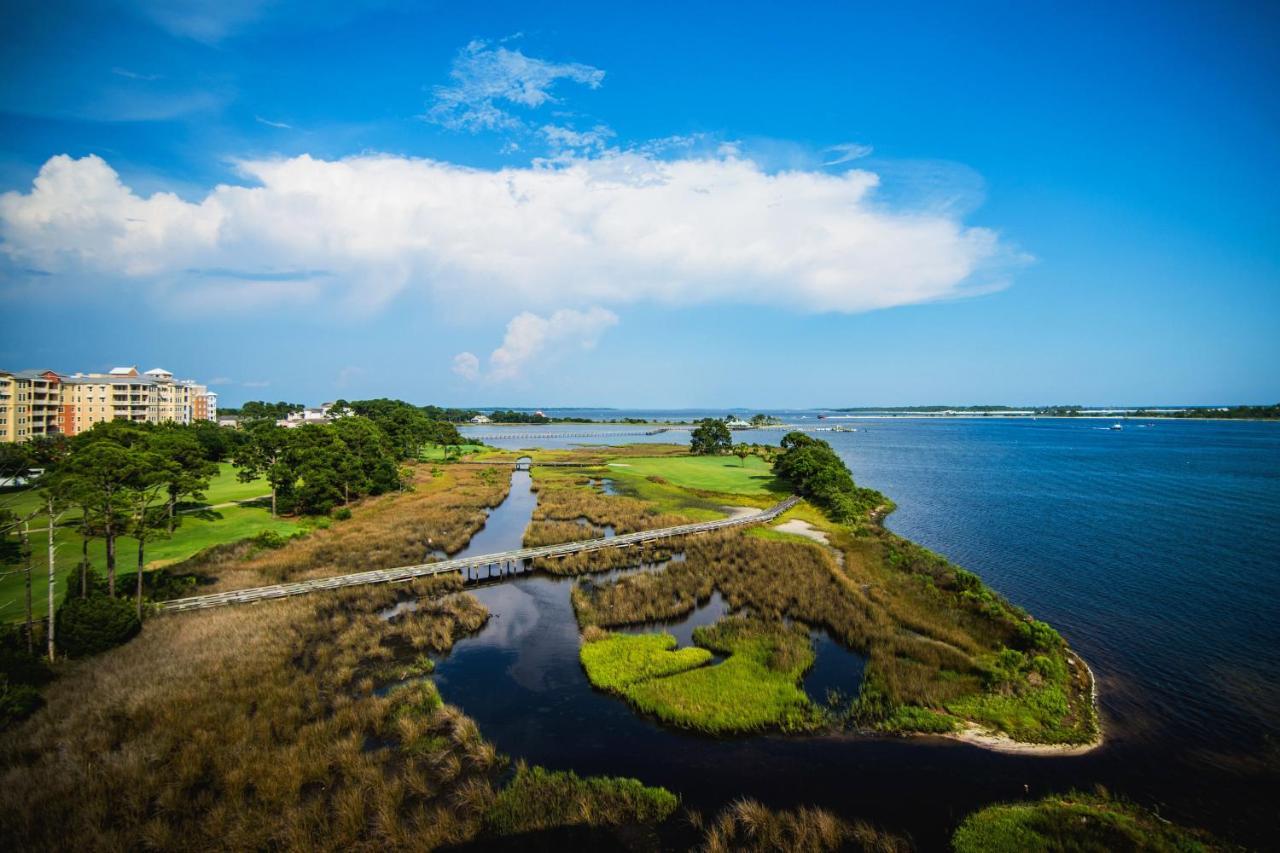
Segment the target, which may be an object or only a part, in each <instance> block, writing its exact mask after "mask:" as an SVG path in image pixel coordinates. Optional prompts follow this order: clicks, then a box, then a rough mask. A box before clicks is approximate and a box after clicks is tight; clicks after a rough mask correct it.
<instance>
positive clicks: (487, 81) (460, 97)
mask: <svg viewBox="0 0 1280 853" xmlns="http://www.w3.org/2000/svg"><path fill="white" fill-rule="evenodd" d="M449 78H450V80H451V81H452V82H451V83H450V84H449V85H447V86H436V87H435V89H434V90H433V93H434V95H435V103H434V104H432V106H431V108H430V109H429V110H428V111H427V115H426V117H427V118H428V119H429V120H430V121H433V122H435V123H437V124H440V125H443V126H445V127H447V128H449V129H451V130H469V131H471V132H473V133H474V132H476V131H481V130H510V129H514V128H519V127H523V125H524V122H523V121H522V120H521V119H519V118H518V117H516V116H515V115H513V114H512V113H511V112H510V111H509V107H511V106H519V107H524V108H528V109H536V108H537V107H540V106H542V105H543V104H546V103H554V102H555V101H556V99H555V97H554V96H553V95H552V93H551V90H552V88H553V87H554V86H555V85H556V83H557V82H558V81H560V80H568V81H569V82H572V83H581V84H583V85H585V86H589V87H590V88H592V89H596V88H599V86H600V84H601V82H603V80H604V72H603V71H601V70H600V69H599V68H593V67H591V66H590V65H583V64H581V63H577V62H563V63H562V62H548V61H546V60H544V59H536V58H534V57H531V56H525V55H524V54H523V53H521V52H520V51H519V50H508V49H507V48H505V47H496V48H495V47H491V46H490V45H489V43H488V42H484V41H473V42H471V43H470V44H468V45H467V46H466V47H464V48H463V49H462V50H461V51H460V52H459V53H458V56H457V57H456V58H455V59H454V61H453V67H452V69H450V71H449Z"/></svg>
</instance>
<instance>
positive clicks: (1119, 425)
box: [1111, 424, 1124, 430]
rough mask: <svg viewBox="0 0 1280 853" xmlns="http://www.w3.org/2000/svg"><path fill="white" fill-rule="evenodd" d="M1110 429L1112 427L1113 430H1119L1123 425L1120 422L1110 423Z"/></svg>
mask: <svg viewBox="0 0 1280 853" xmlns="http://www.w3.org/2000/svg"><path fill="white" fill-rule="evenodd" d="M1111 429H1114V430H1121V429H1124V426H1123V425H1121V424H1112V425H1111Z"/></svg>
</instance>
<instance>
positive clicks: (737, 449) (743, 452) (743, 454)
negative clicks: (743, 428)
mask: <svg viewBox="0 0 1280 853" xmlns="http://www.w3.org/2000/svg"><path fill="white" fill-rule="evenodd" d="M733 455H734V456H736V457H738V459H739V460H740V461H741V463H742V465H743V467H745V466H746V464H747V457H748V456H750V455H751V448H750V447H748V446H747V445H746V444H744V443H742V442H738V443H737V444H735V445H734V446H733Z"/></svg>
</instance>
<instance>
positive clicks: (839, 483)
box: [773, 432, 888, 524]
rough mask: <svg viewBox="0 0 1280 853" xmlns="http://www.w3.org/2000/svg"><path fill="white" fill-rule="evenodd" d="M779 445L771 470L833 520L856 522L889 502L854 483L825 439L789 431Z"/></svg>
mask: <svg viewBox="0 0 1280 853" xmlns="http://www.w3.org/2000/svg"><path fill="white" fill-rule="evenodd" d="M782 448H783V450H782V453H781V454H779V455H778V457H777V459H776V460H775V461H774V463H773V470H774V471H775V472H776V473H777V474H778V476H779V477H782V478H783V479H785V480H787V481H789V482H790V483H791V486H792V488H793V489H794V490H795V492H796V494H798V495H800V496H802V497H804V498H806V499H807V500H809V501H810V502H811V503H813V504H815V505H816V506H818V508H820V509H821V510H822V511H823V512H824V513H825V514H826V516H827V517H828V518H830V519H831V520H832V521H835V522H838V523H841V524H848V523H851V522H856V521H859V520H861V519H864V518H866V517H867V516H868V515H870V514H871V513H872V512H873V511H874V510H876V509H877V508H879V507H881V506H885V505H887V504H888V501H887V500H886V499H885V497H884V495H882V494H880V493H879V492H877V491H875V490H874V489H864V488H860V487H858V486H857V485H855V484H854V482H853V475H852V474H850V473H849V469H848V468H847V467H846V466H845V464H844V461H843V460H842V459H841V458H840V457H839V456H838V455H837V454H836V452H835V451H834V450H832V449H831V445H829V444H827V443H826V442H825V441H820V440H818V439H816V438H811V437H810V436H808V435H805V434H804V433H802V432H789V433H787V434H786V435H785V436H783V438H782Z"/></svg>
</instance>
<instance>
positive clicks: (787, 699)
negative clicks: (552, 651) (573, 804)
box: [580, 617, 821, 735]
mask: <svg viewBox="0 0 1280 853" xmlns="http://www.w3.org/2000/svg"><path fill="white" fill-rule="evenodd" d="M588 636H590V639H588ZM693 636H694V642H695V643H697V646H694V647H690V648H684V649H676V647H675V646H676V640H675V638H674V637H672V636H671V635H670V634H662V633H658V634H639V635H626V634H608V633H603V632H595V633H592V634H591V635H586V634H584V643H583V646H582V649H581V652H580V656H581V660H582V665H583V668H584V669H585V670H586V672H587V678H588V679H589V680H590V681H591V683H592V684H593V685H594V686H596V687H598V688H600V689H602V690H608V691H611V692H613V693H617V694H619V695H621V696H624V697H625V698H626V699H627V700H628V701H629V702H630V703H631V704H632V705H634V706H635V707H636V708H638V709H639V710H641V711H644V712H646V713H649V714H653V715H654V716H655V717H657V718H658V719H660V720H662V721H663V722H665V723H668V724H670V725H675V726H679V727H681V728H689V729H696V730H698V731H703V732H707V733H710V734H721V735H723V734H741V733H744V732H752V731H758V730H761V729H765V728H782V729H789V730H800V729H809V728H814V727H815V726H817V725H819V724H820V722H821V714H820V713H819V712H818V711H817V709H815V708H814V707H813V706H812V705H811V704H810V702H809V699H808V697H807V696H806V695H805V693H804V691H803V690H801V689H800V687H799V681H800V678H801V676H802V675H803V674H804V672H805V670H807V669H808V668H809V667H810V666H812V664H813V649H812V646H811V644H810V642H809V634H808V631H807V630H805V629H804V628H803V627H801V626H799V625H790V626H788V625H784V624H783V623H782V622H780V621H772V622H769V621H764V620H760V619H749V618H746V617H731V618H727V619H722V620H721V621H720V622H718V623H716V624H715V625H714V626H710V627H705V626H704V627H701V628H697V629H695V631H694V635H693ZM708 649H710V650H712V651H716V652H720V653H722V654H725V655H728V657H727V659H726V660H724V661H722V662H720V663H717V664H714V665H711V666H708V665H707V664H708V663H709V662H710V661H711V652H710V651H708Z"/></svg>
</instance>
